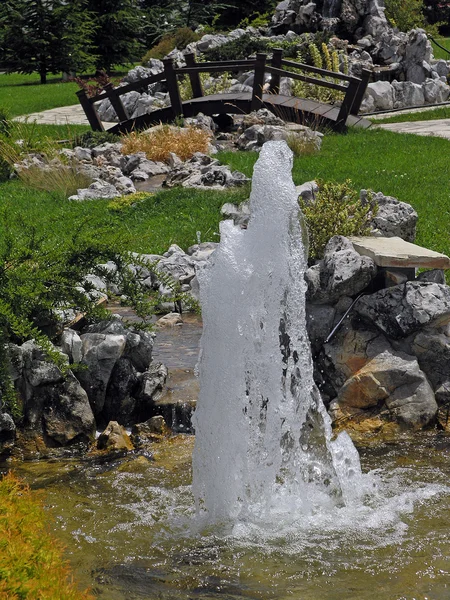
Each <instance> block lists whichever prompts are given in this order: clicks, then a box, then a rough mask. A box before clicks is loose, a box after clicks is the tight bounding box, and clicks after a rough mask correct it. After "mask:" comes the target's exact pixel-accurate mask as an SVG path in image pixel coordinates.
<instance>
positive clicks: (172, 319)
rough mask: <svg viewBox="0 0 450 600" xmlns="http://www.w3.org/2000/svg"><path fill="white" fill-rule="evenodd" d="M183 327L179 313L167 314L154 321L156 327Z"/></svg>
mask: <svg viewBox="0 0 450 600" xmlns="http://www.w3.org/2000/svg"><path fill="white" fill-rule="evenodd" d="M175 325H183V319H182V317H181V315H180V314H179V313H168V314H167V315H164V316H163V317H160V318H159V319H158V320H157V321H156V326H157V327H175Z"/></svg>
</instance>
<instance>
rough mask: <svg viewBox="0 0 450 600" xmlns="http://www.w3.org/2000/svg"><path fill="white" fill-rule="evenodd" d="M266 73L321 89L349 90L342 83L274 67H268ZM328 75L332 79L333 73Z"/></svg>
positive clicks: (329, 72) (330, 72)
mask: <svg viewBox="0 0 450 600" xmlns="http://www.w3.org/2000/svg"><path fill="white" fill-rule="evenodd" d="M266 71H267V72H268V73H274V74H280V75H283V76H284V77H290V78H291V79H297V80H298V81H304V82H305V83H310V84H312V85H319V86H320V87H326V88H329V89H332V90H338V91H340V92H345V90H346V89H347V86H345V85H342V84H340V83H334V82H333V81H328V80H327V79H317V77H309V75H302V74H301V73H292V72H291V71H283V70H282V69H274V68H273V67H266ZM327 73H328V76H329V77H330V78H331V76H332V73H333V71H327ZM335 79H336V78H335ZM337 79H338V78H337Z"/></svg>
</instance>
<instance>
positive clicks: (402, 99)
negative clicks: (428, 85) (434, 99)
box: [392, 81, 425, 108]
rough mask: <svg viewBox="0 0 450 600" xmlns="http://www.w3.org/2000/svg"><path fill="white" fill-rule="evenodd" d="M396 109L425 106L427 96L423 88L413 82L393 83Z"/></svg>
mask: <svg viewBox="0 0 450 600" xmlns="http://www.w3.org/2000/svg"><path fill="white" fill-rule="evenodd" d="M392 87H393V89H394V108H404V107H406V106H423V104H425V95H424V90H423V89H422V86H421V85H419V84H418V83H413V82H412V81H393V82H392Z"/></svg>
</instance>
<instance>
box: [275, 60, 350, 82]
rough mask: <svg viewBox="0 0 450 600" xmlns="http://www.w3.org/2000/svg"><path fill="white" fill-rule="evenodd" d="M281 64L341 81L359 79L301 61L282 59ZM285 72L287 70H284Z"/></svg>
mask: <svg viewBox="0 0 450 600" xmlns="http://www.w3.org/2000/svg"><path fill="white" fill-rule="evenodd" d="M281 64H282V65H283V67H290V68H291V69H300V70H301V71H307V72H309V73H317V75H323V76H324V77H334V78H335V79H341V80H342V81H352V80H355V81H358V82H359V81H360V79H359V78H357V77H352V76H351V75H345V74H344V73H336V72H335V71H327V70H326V69H319V68H318V67H312V66H311V65H305V64H303V63H297V62H295V61H293V60H285V59H283V60H282V62H281ZM284 73H285V74H286V73H287V71H285V72H284Z"/></svg>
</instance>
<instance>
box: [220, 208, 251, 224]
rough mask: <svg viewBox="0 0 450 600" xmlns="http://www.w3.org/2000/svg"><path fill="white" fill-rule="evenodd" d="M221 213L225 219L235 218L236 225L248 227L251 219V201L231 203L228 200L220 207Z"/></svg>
mask: <svg viewBox="0 0 450 600" xmlns="http://www.w3.org/2000/svg"><path fill="white" fill-rule="evenodd" d="M220 213H221V214H222V216H223V217H224V218H225V219H233V222H234V224H235V225H238V226H240V227H243V228H246V227H247V224H248V221H249V219H250V203H249V202H242V203H241V204H239V205H238V204H231V202H227V203H226V204H224V205H223V206H222V208H221V209H220Z"/></svg>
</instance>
